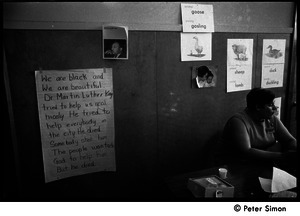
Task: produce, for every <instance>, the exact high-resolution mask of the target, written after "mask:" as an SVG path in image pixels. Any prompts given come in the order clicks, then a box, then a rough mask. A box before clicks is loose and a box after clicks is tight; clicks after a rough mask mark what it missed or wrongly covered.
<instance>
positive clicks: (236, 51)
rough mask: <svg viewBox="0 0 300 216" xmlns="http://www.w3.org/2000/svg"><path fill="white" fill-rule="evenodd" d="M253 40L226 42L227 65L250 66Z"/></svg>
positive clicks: (231, 40) (229, 40)
mask: <svg viewBox="0 0 300 216" xmlns="http://www.w3.org/2000/svg"><path fill="white" fill-rule="evenodd" d="M252 56H253V39H228V40H227V65H252Z"/></svg>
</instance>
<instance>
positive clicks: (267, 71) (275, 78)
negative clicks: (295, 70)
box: [261, 64, 284, 88]
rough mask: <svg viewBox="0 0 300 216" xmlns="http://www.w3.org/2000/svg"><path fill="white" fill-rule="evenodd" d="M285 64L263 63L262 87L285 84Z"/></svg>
mask: <svg viewBox="0 0 300 216" xmlns="http://www.w3.org/2000/svg"><path fill="white" fill-rule="evenodd" d="M283 72H284V64H264V65H262V78H261V87H262V88H275V87H282V86H283Z"/></svg>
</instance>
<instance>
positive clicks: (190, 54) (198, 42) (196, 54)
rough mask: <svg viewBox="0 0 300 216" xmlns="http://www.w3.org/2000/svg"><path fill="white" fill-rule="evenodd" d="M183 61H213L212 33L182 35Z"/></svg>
mask: <svg viewBox="0 0 300 216" xmlns="http://www.w3.org/2000/svg"><path fill="white" fill-rule="evenodd" d="M180 37H181V61H208V60H211V56H212V54H211V41H212V34H211V33H181V34H180Z"/></svg>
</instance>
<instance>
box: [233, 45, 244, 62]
mask: <svg viewBox="0 0 300 216" xmlns="http://www.w3.org/2000/svg"><path fill="white" fill-rule="evenodd" d="M232 50H233V52H234V54H236V56H237V58H236V60H243V61H246V60H247V56H246V51H247V47H246V46H245V45H237V44H233V45H232Z"/></svg>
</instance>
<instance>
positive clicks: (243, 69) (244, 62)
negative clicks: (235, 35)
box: [227, 39, 253, 92]
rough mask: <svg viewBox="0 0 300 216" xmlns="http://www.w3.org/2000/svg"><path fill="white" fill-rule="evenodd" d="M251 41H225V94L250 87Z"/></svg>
mask: <svg viewBox="0 0 300 216" xmlns="http://www.w3.org/2000/svg"><path fill="white" fill-rule="evenodd" d="M252 59H253V39H228V40H227V92H235V91H244V90H249V89H251V86H252V61H253V60H252Z"/></svg>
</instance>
